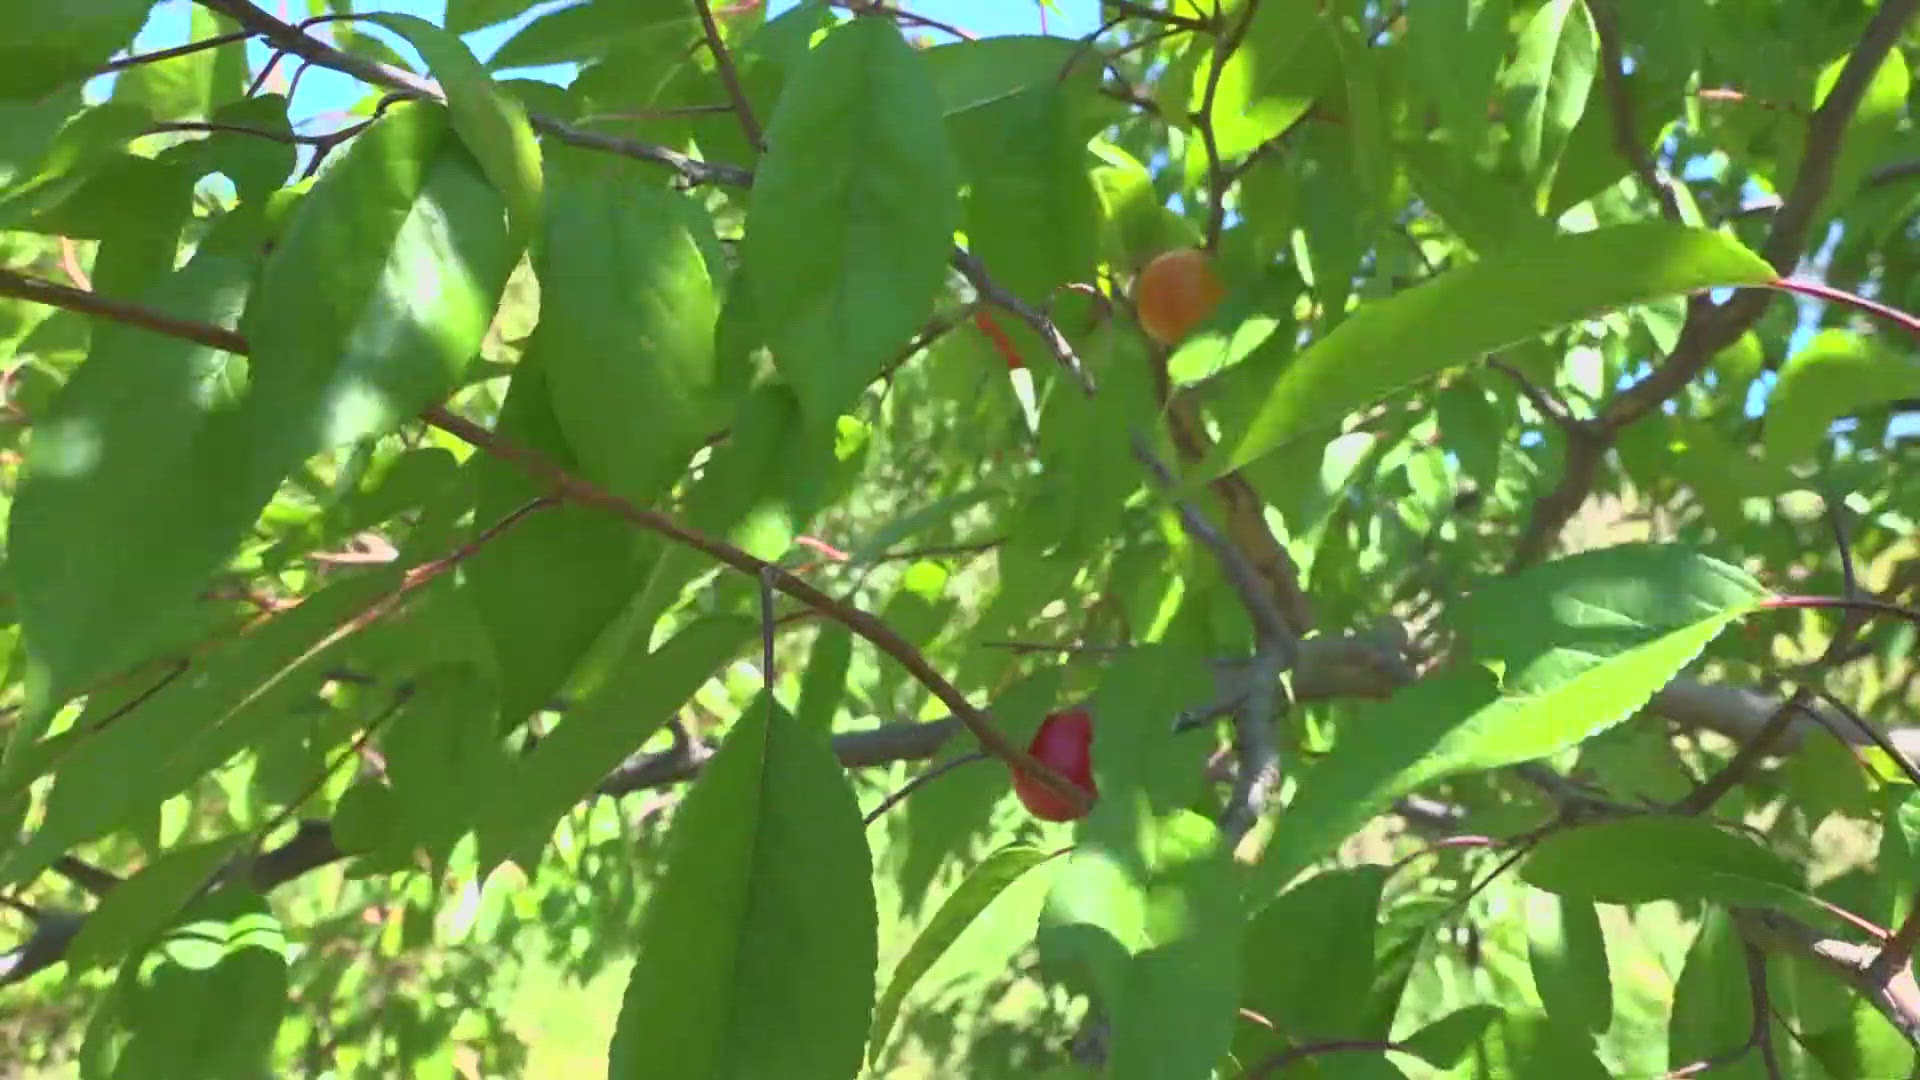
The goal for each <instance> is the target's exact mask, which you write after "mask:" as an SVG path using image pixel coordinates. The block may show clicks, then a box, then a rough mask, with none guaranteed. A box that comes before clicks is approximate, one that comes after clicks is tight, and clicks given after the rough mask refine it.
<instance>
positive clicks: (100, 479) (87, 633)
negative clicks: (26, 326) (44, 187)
mask: <svg viewBox="0 0 1920 1080" xmlns="http://www.w3.org/2000/svg"><path fill="white" fill-rule="evenodd" d="M252 274H253V267H251V266H249V265H248V264H246V263H244V262H240V261H237V260H230V259H225V258H220V257H218V256H210V255H202V256H200V257H197V258H195V259H194V260H193V262H191V263H190V264H188V266H187V267H186V268H185V269H183V270H181V271H180V272H179V273H177V274H174V275H171V276H169V277H168V278H166V279H164V280H162V281H161V282H160V283H159V284H157V285H156V286H155V287H154V288H153V289H152V290H151V291H150V292H148V293H146V294H145V295H143V296H142V297H141V298H140V299H141V302H142V303H143V304H144V305H145V306H147V307H149V308H152V309H154V310H157V311H162V312H165V313H167V314H168V315H169V316H171V317H173V318H178V319H183V320H189V321H192V322H198V323H208V324H212V325H216V326H222V327H231V326H233V325H234V324H235V323H236V322H237V321H238V319H239V317H240V312H241V309H242V307H243V305H244V304H245V303H246V294H247V286H248V285H249V284H250V281H251V278H252ZM240 370H244V369H243V367H242V364H241V361H239V360H238V358H236V357H234V356H232V355H231V354H229V353H226V352H223V351H221V350H219V349H215V348H211V347H209V346H206V345H200V344H196V343H194V342H190V341H184V340H182V339H180V338H177V337H172V336H163V335H160V334H157V333H153V332H151V331H147V330H141V329H136V328H134V327H131V326H127V325H124V324H119V323H106V324H103V325H101V326H100V327H99V329H97V330H96V331H95V333H94V339H93V348H92V349H91V351H90V352H89V354H88V358H87V362H86V363H84V364H82V365H81V366H80V368H79V370H77V371H75V372H74V374H73V377H72V378H71V379H69V380H68V381H67V384H66V385H65V386H64V387H62V388H61V390H60V392H59V394H58V395H57V396H56V397H55V398H54V400H53V402H52V404H51V405H50V406H49V408H48V409H47V411H46V413H45V414H44V415H43V416H41V417H40V419H39V421H38V422H37V423H36V425H35V431H34V437H33V439H32V441H31V442H30V443H29V444H28V447H27V453H26V463H25V469H24V472H23V475H22V477H21V480H20V486H19V490H18V492H17V493H16V496H15V500H14V504H13V508H12V514H11V516H10V519H9V521H8V523H7V529H8V532H7V549H8V553H9V555H10V556H11V557H10V558H9V560H8V563H7V569H8V571H9V573H10V574H11V575H12V579H13V586H14V588H15V590H16V591H17V595H18V598H19V604H20V619H21V623H22V625H23V628H24V631H25V637H26V650H27V659H28V664H29V674H28V683H29V686H30V688H34V689H35V692H36V693H37V694H38V695H41V696H42V700H43V701H44V703H45V704H46V705H47V706H57V705H58V704H59V703H61V702H64V701H65V700H67V699H68V698H69V697H71V696H72V695H73V694H75V693H77V692H79V691H80V690H81V689H82V688H83V687H85V686H87V685H89V684H90V683H92V682H93V681H94V680H95V679H98V678H100V677H101V676H104V675H106V674H109V673H111V672H113V671H115V670H118V669H119V668H120V667H121V666H122V665H124V664H126V663H128V662H130V661H132V660H134V659H137V658H138V656H139V654H140V652H141V650H142V649H143V647H144V646H145V645H146V644H147V642H148V639H149V637H150V635H151V634H152V633H153V630H154V625H155V622H156V620H158V619H159V618H160V617H162V616H163V615H164V614H165V613H167V612H169V611H171V610H173V609H175V608H177V607H178V606H180V605H183V604H186V603H189V602H191V601H192V599H193V597H194V594H195V593H196V592H197V591H198V590H199V589H200V587H201V586H202V585H203V584H204V583H205V581H206V579H207V577H208V575H210V574H212V573H213V571H214V570H216V569H217V568H218V567H219V566H220V564H221V563H222V562H223V561H224V560H225V559H226V557H227V556H228V555H229V554H230V553H231V552H232V550H233V548H234V547H235V545H237V544H238V543H239V541H240V540H241V538H242V537H243V536H244V535H245V533H246V530H247V528H248V527H249V526H251V525H252V524H253V520H254V518H255V516H256V515H257V514H258V513H259V510H260V507H261V506H262V505H264V504H265V503H266V501H267V499H268V498H270V497H271V495H272V485H274V484H277V483H278V482H279V477H277V476H275V477H271V478H270V482H269V478H267V477H264V476H262V477H260V478H258V479H250V478H249V477H248V476H247V472H246V470H245V469H243V468H242V467H241V464H240V462H241V461H242V460H243V455H244V454H245V453H246V452H247V442H246V432H245V430H244V423H243V421H242V420H241V418H240V417H239V416H238V415H237V414H236V411H235V404H234V400H233V399H234V398H235V397H236V396H237V393H238V391H237V390H236V388H235V383H236V382H237V381H238V379H240V378H243V376H240V375H239V371H240ZM136 536H137V537H140V538H141V541H140V542H139V543H100V542H99V540H100V538H103V537H136ZM83 553H84V555H83Z"/></svg>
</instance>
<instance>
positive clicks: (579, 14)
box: [487, 0, 700, 71]
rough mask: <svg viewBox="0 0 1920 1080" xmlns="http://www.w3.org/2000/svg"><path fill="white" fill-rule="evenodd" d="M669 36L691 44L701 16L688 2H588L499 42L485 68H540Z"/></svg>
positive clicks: (554, 13)
mask: <svg viewBox="0 0 1920 1080" xmlns="http://www.w3.org/2000/svg"><path fill="white" fill-rule="evenodd" d="M662 35H664V36H669V37H672V38H674V39H676V40H679V41H682V42H685V43H688V44H691V43H692V42H693V41H695V40H696V39H698V38H699V37H700V21H699V16H698V14H697V13H695V11H694V10H693V5H692V4H690V3H688V2H687V0H589V2H587V3H579V4H570V5H568V6H566V7H561V8H552V9H549V10H548V11H546V12H544V13H543V14H541V15H540V17H539V18H536V19H533V20H532V21H530V22H528V23H527V24H526V25H524V26H522V27H521V28H520V29H519V30H518V31H517V32H516V33H515V34H514V35H513V36H512V37H510V38H508V39H507V40H506V41H505V42H504V43H502V44H501V46H500V48H499V49H498V50H496V51H495V52H494V54H493V56H492V57H491V58H489V59H488V61H487V67H489V68H491V69H492V70H494V71H505V70H507V69H509V68H527V67H541V66H544V65H547V64H565V63H577V62H579V61H581V60H586V59H591V58H593V57H597V56H603V55H605V54H607V53H609V52H612V51H614V50H616V49H619V48H622V47H627V46H631V45H632V44H634V43H635V42H636V41H638V40H641V39H644V38H647V37H654V36H662Z"/></svg>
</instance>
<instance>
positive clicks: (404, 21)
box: [366, 13, 541, 248]
mask: <svg viewBox="0 0 1920 1080" xmlns="http://www.w3.org/2000/svg"><path fill="white" fill-rule="evenodd" d="M366 18H367V20H368V21H369V22H373V23H376V24H378V25H380V26H384V27H386V28H387V29H389V30H391V31H393V32H394V33H396V34H399V35H400V36H401V37H403V38H406V39H407V41H408V42H410V43H411V44H412V45H413V47H414V48H416V49H418V50H420V55H421V57H422V58H423V59H425V60H426V62H427V66H428V68H429V69H430V70H432V72H433V75H434V77H435V78H436V79H438V80H440V87H441V89H442V90H444V91H445V92H446V95H447V111H448V112H450V113H451V114H452V115H453V129H454V131H456V132H458V133H459V135H460V139H461V141H462V142H464V143H466V144H467V149H468V150H469V151H471V152H472V153H473V156H474V157H475V158H476V159H478V160H479V162H480V170H481V171H482V172H484V173H486V175H487V179H488V180H490V181H492V182H493V186H494V188H495V189H496V190H497V191H499V192H500V196H501V198H503V199H505V200H506V201H507V207H508V212H509V213H510V214H511V215H512V217H513V225H514V230H513V231H514V240H513V242H512V246H513V247H515V248H518V247H520V246H521V245H522V244H524V243H525V242H526V238H528V237H531V236H532V235H534V233H535V232H537V231H538V229H539V225H540V188H541V175H540V144H539V142H537V141H536V140H535V139H534V136H533V127H532V125H531V124H529V123H528V122H527V113H526V110H525V109H524V108H522V107H521V105H520V103H519V102H518V101H517V100H515V99H513V98H511V97H509V96H507V95H506V94H503V93H501V92H500V91H499V89H498V88H496V87H495V86H494V85H493V78H492V76H490V75H488V74H487V69H486V68H484V67H481V66H480V62H479V61H478V60H475V59H474V58H473V53H471V52H469V51H467V46H466V45H465V44H464V43H463V42H461V40H460V39H459V38H458V37H455V36H454V35H453V34H450V33H448V32H447V31H446V30H442V29H441V28H439V27H437V26H435V25H433V24H432V23H430V22H428V21H427V20H425V19H421V18H417V17H415V16H412V15H398V14H391V13H375V14H371V15H368V16H367V17H366Z"/></svg>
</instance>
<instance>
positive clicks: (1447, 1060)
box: [1400, 1005, 1506, 1069]
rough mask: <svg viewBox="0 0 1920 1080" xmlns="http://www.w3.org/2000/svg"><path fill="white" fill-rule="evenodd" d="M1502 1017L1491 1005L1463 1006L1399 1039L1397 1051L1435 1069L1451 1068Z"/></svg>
mask: <svg viewBox="0 0 1920 1080" xmlns="http://www.w3.org/2000/svg"><path fill="white" fill-rule="evenodd" d="M1505 1016H1506V1014H1505V1013H1504V1012H1502V1011H1501V1010H1500V1009H1498V1008H1496V1007H1495V1006H1492V1005H1467V1006H1464V1007H1462V1008H1458V1009H1455V1010H1454V1011H1452V1012H1450V1013H1448V1014H1447V1015H1445V1016H1443V1017H1441V1018H1440V1019H1438V1020H1435V1021H1434V1022H1432V1023H1431V1024H1428V1025H1427V1026H1426V1027H1423V1028H1421V1029H1420V1030H1419V1031H1416V1032H1414V1033H1413V1034H1412V1035H1409V1036H1407V1037H1406V1038H1404V1039H1402V1040H1400V1048H1401V1049H1402V1050H1403V1051H1405V1052H1406V1053H1409V1054H1412V1055H1414V1056H1415V1057H1417V1058H1419V1059H1421V1060H1422V1061H1425V1062H1426V1063H1427V1064H1429V1065H1432V1066H1433V1067H1434V1068H1436V1069H1451V1068H1453V1067H1454V1065H1455V1064H1457V1063H1458V1062H1459V1060H1460V1059H1461V1058H1463V1057H1465V1056H1466V1054H1467V1051H1468V1050H1469V1049H1471V1048H1472V1047H1473V1045H1474V1044H1475V1043H1477V1042H1479V1041H1480V1040H1481V1038H1482V1037H1483V1036H1484V1035H1485V1034H1486V1031H1487V1028H1488V1026H1490V1025H1492V1024H1495V1023H1498V1022H1499V1021H1500V1020H1502V1019H1503V1018H1504V1017H1505Z"/></svg>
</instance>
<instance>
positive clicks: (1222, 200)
mask: <svg viewBox="0 0 1920 1080" xmlns="http://www.w3.org/2000/svg"><path fill="white" fill-rule="evenodd" d="M1259 11H1260V0H1245V7H1244V8H1243V9H1242V10H1241V12H1240V18H1239V19H1238V20H1237V21H1235V22H1234V24H1233V27H1232V28H1231V29H1229V30H1228V31H1227V32H1226V34H1225V35H1224V36H1222V37H1220V38H1219V39H1217V40H1216V41H1215V42H1214V46H1213V55H1212V57H1211V58H1210V60H1211V63H1210V64H1209V66H1208V67H1207V85H1206V89H1205V90H1204V91H1202V93H1201V96H1200V109H1199V111H1198V112H1196V113H1195V114H1194V116H1193V125H1194V126H1195V127H1197V128H1199V129H1200V144H1201V146H1202V147H1203V148H1204V149H1205V150H1206V152H1207V230H1206V234H1205V235H1206V248H1207V250H1208V251H1218V250H1219V248H1220V234H1221V232H1222V231H1224V229H1225V228H1226V222H1227V188H1228V187H1229V186H1231V185H1232V183H1233V177H1232V176H1231V175H1230V174H1229V173H1228V172H1227V167H1226V163H1225V162H1224V161H1222V160H1220V140H1219V138H1218V137H1217V136H1216V135H1215V134H1214V130H1213V105H1214V101H1215V100H1216V99H1217V98H1218V97H1219V94H1220V78H1221V76H1222V75H1223V74H1225V72H1226V70H1227V61H1229V60H1231V59H1233V54H1234V52H1235V51H1237V50H1238V49H1239V48H1240V43H1241V42H1242V41H1243V40H1245V39H1246V36H1247V28H1248V27H1250V26H1252V25H1253V20H1254V16H1256V15H1257V14H1259Z"/></svg>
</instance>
